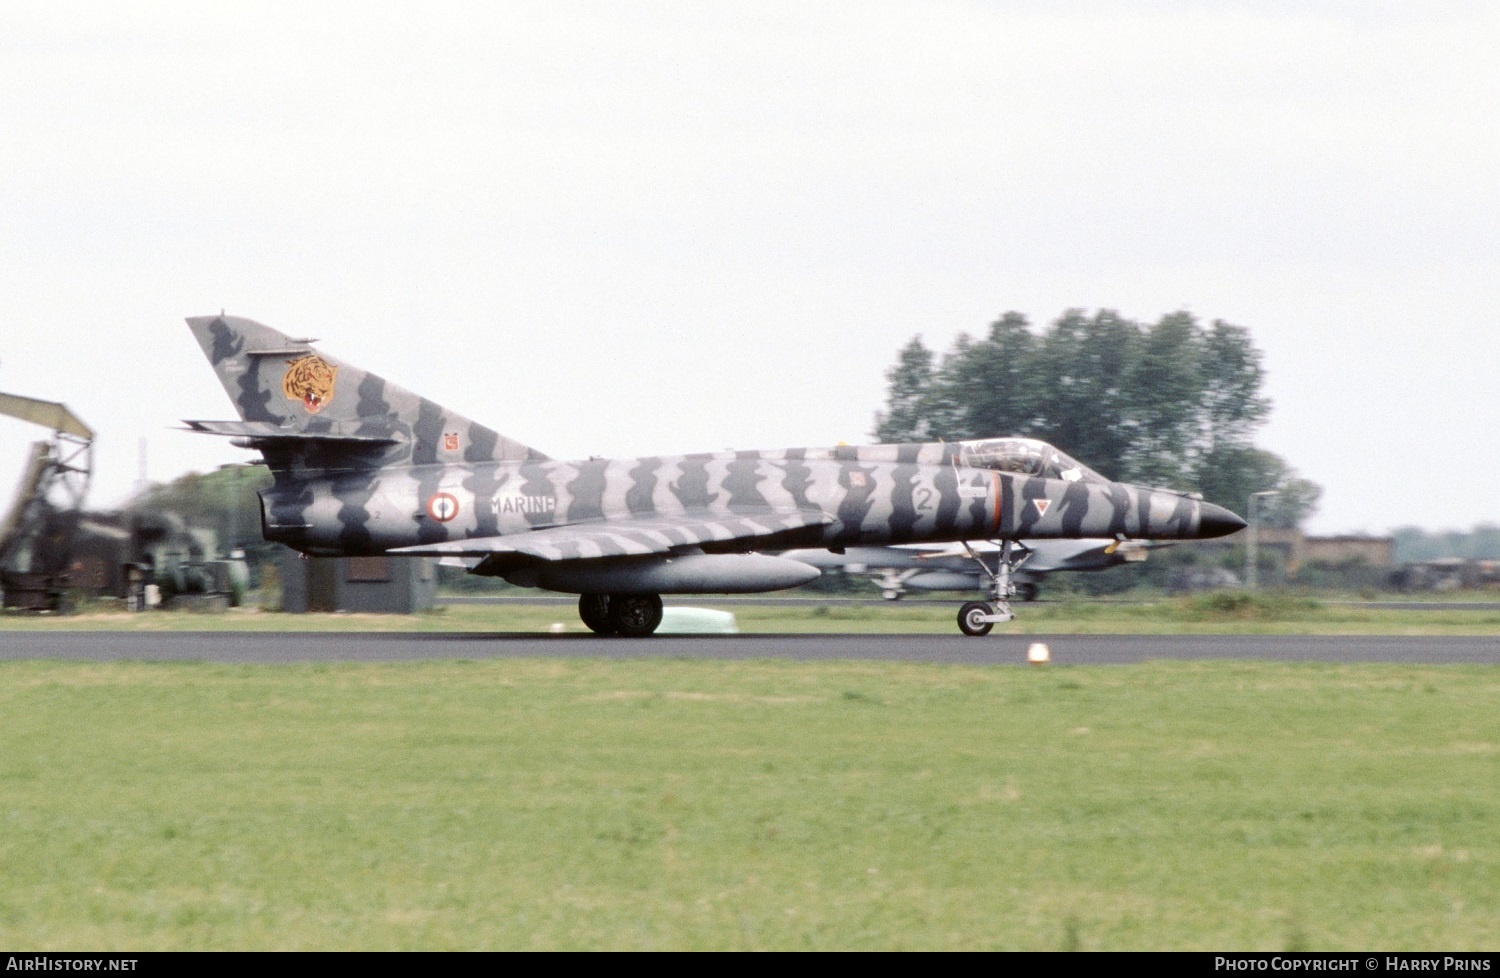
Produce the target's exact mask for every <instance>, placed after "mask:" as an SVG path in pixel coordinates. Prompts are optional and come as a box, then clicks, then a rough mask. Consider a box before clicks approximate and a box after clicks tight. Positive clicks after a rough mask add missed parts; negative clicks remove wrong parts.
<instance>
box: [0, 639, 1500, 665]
mask: <svg viewBox="0 0 1500 978" xmlns="http://www.w3.org/2000/svg"><path fill="white" fill-rule="evenodd" d="M1034 642H1042V643H1045V644H1046V645H1047V646H1048V649H1049V651H1050V653H1051V659H1052V661H1053V662H1054V663H1056V664H1059V665H1102V664H1125V663H1132V662H1145V661H1149V660H1153V659H1177V660H1211V659H1243V660H1259V661H1267V662H1402V663H1412V664H1419V663H1426V664H1437V663H1443V664H1451V663H1485V664H1491V665H1494V664H1500V636H1387V635H1315V636H1307V635H989V636H986V637H984V638H967V637H965V636H962V635H958V634H954V635H726V636H693V635H673V636H656V637H652V638H644V639H620V638H599V637H596V636H593V635H581V634H565V635H537V634H533V633H526V634H497V633H480V632H446V633H417V634H412V633H404V632H337V633H327V632H43V631H37V632H20V631H17V632H0V660H5V659H10V660H16V659H54V660H67V661H83V662H111V661H141V662H192V661H203V662H227V663H267V664H269V663H287V662H399V661H421V660H429V659H500V658H544V659H546V658H558V659H565V658H600V659H640V658H672V659H723V660H735V659H795V660H806V661H814V660H821V661H827V660H840V659H846V660H875V661H882V660H883V661H900V662H949V663H965V664H974V665H1008V664H1024V663H1025V662H1026V653H1027V649H1028V647H1029V646H1030V645H1031V644H1032V643H1034Z"/></svg>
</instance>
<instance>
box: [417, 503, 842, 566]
mask: <svg viewBox="0 0 1500 978" xmlns="http://www.w3.org/2000/svg"><path fill="white" fill-rule="evenodd" d="M833 521H834V518H833V517H832V516H829V515H828V514H826V513H812V512H804V511H801V510H792V511H788V512H770V513H757V514H753V515H749V514H743V515H727V514H726V515H722V516H720V515H714V516H708V515H703V516H699V515H692V514H682V515H676V516H671V515H669V516H662V515H653V516H642V517H640V518H638V519H637V518H628V519H612V520H603V521H600V522H596V523H575V524H573V525H571V526H550V527H545V528H543V529H539V530H531V531H530V532H527V533H511V534H507V535H505V536H498V537H476V538H474V539H470V540H451V541H447V542H444V543H429V544H422V545H420V546H415V547H400V548H397V549H394V550H391V551H388V552H389V553H393V554H405V555H411V556H427V557H489V556H493V555H505V554H514V555H516V556H519V557H531V558H534V559H537V560H543V561H562V560H599V559H602V558H606V557H640V556H647V555H650V554H670V553H673V552H676V551H681V550H688V549H692V548H696V547H702V546H703V545H705V544H724V543H750V544H754V543H757V542H760V541H765V543H766V546H767V547H771V546H774V544H775V542H776V538H778V537H781V536H782V535H784V534H787V533H789V532H791V531H794V530H801V529H806V528H808V527H816V526H825V525H827V524H829V523H832V522H833ZM781 545H782V546H785V544H784V543H783V544H781Z"/></svg>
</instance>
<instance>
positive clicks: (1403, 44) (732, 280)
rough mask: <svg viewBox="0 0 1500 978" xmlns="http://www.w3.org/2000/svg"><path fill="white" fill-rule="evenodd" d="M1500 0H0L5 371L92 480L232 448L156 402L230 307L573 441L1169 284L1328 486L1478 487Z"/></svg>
mask: <svg viewBox="0 0 1500 978" xmlns="http://www.w3.org/2000/svg"><path fill="white" fill-rule="evenodd" d="M1497 9H1500V8H1497V7H1496V6H1495V5H1493V4H1487V3H1424V4H1410V3H1399V4H1398V3H1391V4H1382V3H1372V2H1348V3H1338V2H1321V3H1320V2H1317V0H1302V2H1296V3H1291V2H1286V3H1250V2H1243V3H1219V4H1210V3H1203V2H1182V3H1171V2H1159V3H1063V2H1057V0H1049V2H1039V3H1002V2H994V3H981V2H970V3H957V2H953V3H948V2H932V0H924V2H920V3H882V2H873V0H860V2H858V3H812V2H805V0H804V2H791V3H769V2H756V3H722V2H721V3H714V4H706V3H701V2H682V3H666V2H639V0H637V2H632V3H628V4H627V3H612V4H604V3H597V4H592V3H564V2H557V0H548V2H543V3H535V4H531V3H456V4H439V3H432V2H423V3H413V4H409V5H403V4H391V3H369V2H361V3H350V4H334V3H322V4H319V3H306V2H297V3H285V4H278V3H268V4H261V3H237V4H233V5H229V4H202V3H181V4H171V3H146V2H136V3H131V4H68V3H57V2H46V3H36V4H32V3H22V2H15V0H7V2H6V3H4V4H3V5H0V299H3V303H4V305H3V325H0V390H5V391H11V392H15V393H22V394H29V395H33V396H40V397H46V398H49V399H56V400H63V401H66V402H67V403H68V404H69V405H71V406H72V407H73V408H74V409H75V410H76V411H77V413H78V414H80V415H81V416H82V417H83V418H84V419H85V420H86V421H87V422H89V423H90V424H92V425H93V426H95V427H96V428H97V429H98V432H99V439H98V471H97V475H96V481H95V493H94V502H95V504H96V505H108V504H111V503H118V502H119V501H120V500H122V499H123V498H124V497H125V496H126V495H127V494H128V492H129V491H130V488H131V486H132V484H133V483H134V482H135V479H136V475H137V444H138V440H139V439H140V438H141V437H145V438H147V439H149V446H150V448H149V456H150V476H151V478H152V479H154V480H158V481H164V480H166V479H169V478H171V477H173V476H176V475H178V474H180V473H182V472H184V471H187V470H190V469H197V470H199V471H206V470H209V469H212V468H213V467H215V466H217V465H219V464H223V463H226V462H233V461H239V460H243V459H245V458H248V457H249V453H247V452H245V451H243V450H239V449H235V448H232V447H230V446H229V445H228V444H227V443H225V442H223V441H221V440H218V439H211V438H205V437H202V436H194V435H190V434H186V433H179V432H176V431H173V430H171V428H172V426H173V425H175V424H176V423H177V421H178V419H181V418H225V417H231V416H232V409H231V406H230V404H229V401H228V398H227V397H226V396H225V395H224V393H223V391H222V389H221V388H220V387H219V386H218V384H217V382H216V380H215V378H214V375H213V373H212V372H211V371H210V370H209V368H208V366H207V364H206V363H205V362H204V361H203V359H202V356H201V353H200V352H199V350H198V348H197V346H196V344H195V343H194V342H193V340H192V337H191V336H190V334H189V333H188V330H187V327H186V326H185V325H184V324H183V321H182V320H183V318H184V317H186V316H191V315H202V314H206V313H216V312H218V311H219V310H220V309H225V310H227V311H229V312H231V313H234V314H238V315H242V316H248V317H250V318H253V319H257V320H260V321H261V322H264V323H266V324H268V325H271V326H274V327H276V328H278V329H282V330H284V331H286V332H289V333H292V334H293V335H311V336H316V337H320V338H321V339H322V348H323V349H324V350H325V351H327V352H329V353H332V354H334V355H336V356H338V357H340V358H342V359H345V360H348V361H352V362H355V363H357V364H359V365H360V366H363V367H366V368H368V369H371V370H374V371H375V372H377V373H380V374H383V375H385V376H387V377H388V378H390V379H391V380H394V381H396V382H397V383H399V384H401V385H403V386H405V387H408V388H411V389H413V390H416V391H419V392H421V393H423V394H426V395H428V396H430V397H432V398H434V399H436V400H439V401H441V402H443V403H445V404H447V405H448V406H450V407H452V408H454V409H456V410H459V411H461V412H463V413H465V414H468V415H470V416H471V417H473V418H475V419H476V420H479V421H482V422H485V423H487V424H489V425H490V426H492V427H494V428H497V429H498V430H500V431H502V432H504V433H506V434H508V435H510V436H512V437H515V438H517V439H519V440H521V441H524V442H526V443H528V444H531V445H534V446H535V447H537V448H539V449H541V450H543V451H545V452H547V453H548V454H551V455H553V456H554V457H559V458H571V457H581V456H587V455H610V456H629V455H642V454H661V453H676V452H684V451H704V450H719V449H724V448H776V447H786V446H791V445H827V444H833V443H837V442H839V441H847V442H851V443H853V442H860V441H867V440H869V438H870V432H871V429H872V427H873V423H872V416H873V413H874V412H875V410H877V409H878V408H879V407H880V406H881V404H882V401H883V399H884V392H885V379H884V376H883V375H884V371H885V370H886V368H887V367H889V366H890V364H891V363H892V362H893V361H894V359H895V355H896V352H897V350H898V349H899V348H900V347H901V345H903V344H904V343H905V342H906V341H907V340H908V339H910V338H911V337H912V336H913V335H914V334H918V333H920V334H921V335H922V336H923V337H924V339H925V340H926V341H927V343H928V344H929V345H930V346H933V347H935V348H938V349H946V348H947V347H948V345H949V344H950V343H951V342H952V340H953V338H954V336H955V335H956V334H957V333H959V332H960V331H966V332H969V333H973V334H979V333H982V332H983V331H984V330H985V329H986V327H987V326H988V324H989V323H990V322H991V321H992V320H993V319H995V318H996V317H997V316H998V315H999V314H1000V313H1002V312H1004V311H1006V310H1008V309H1017V310H1020V311H1022V312H1025V313H1026V314H1028V315H1029V316H1030V317H1031V319H1032V321H1033V322H1034V323H1038V324H1041V323H1045V322H1047V321H1050V320H1051V319H1052V318H1054V317H1056V316H1057V315H1058V314H1060V313H1061V312H1062V311H1063V310H1065V309H1067V308H1070V307H1081V308H1084V309H1088V310H1093V309H1096V308H1100V307H1105V308H1111V309H1116V310H1118V311H1120V312H1121V313H1122V314H1124V315H1126V316H1129V317H1131V318H1136V319H1143V320H1154V319H1156V318H1157V317H1159V316H1160V315H1161V314H1163V313H1166V312H1170V311H1173V310H1177V309H1183V308H1186V309H1189V310H1191V311H1192V312H1193V313H1194V314H1196V315H1198V316H1199V317H1201V318H1202V319H1204V320H1212V319H1216V318H1217V319H1225V320H1228V321H1230V322H1233V323H1236V324H1239V325H1242V326H1245V327H1247V328H1249V329H1250V330H1251V332H1252V334H1253V336H1254V338H1255V341H1256V343H1257V344H1258V345H1259V346H1260V348H1261V349H1262V350H1263V351H1264V353H1265V365H1266V368H1267V370H1268V373H1269V376H1268V384H1267V393H1268V394H1269V395H1270V397H1271V398H1272V399H1273V401H1274V409H1273V412H1272V415H1271V420H1270V423H1269V424H1268V425H1267V426H1266V427H1265V429H1264V430H1263V432H1262V434H1261V436H1260V437H1259V439H1258V441H1259V443H1260V444H1261V445H1262V446H1263V447H1265V448H1268V449H1270V450H1272V451H1275V452H1278V453H1280V454H1281V455H1283V456H1284V457H1285V458H1286V459H1287V460H1288V461H1289V462H1290V463H1291V464H1292V465H1294V466H1295V467H1296V468H1297V469H1298V470H1299V471H1300V472H1301V473H1302V474H1304V475H1305V476H1307V477H1308V478H1311V479H1313V480H1315V481H1317V482H1319V483H1321V484H1322V485H1323V486H1324V487H1325V495H1324V500H1323V505H1322V509H1321V512H1320V513H1319V514H1318V516H1317V517H1316V518H1315V519H1314V520H1313V521H1312V523H1311V526H1310V528H1311V529H1313V530H1314V531H1317V532H1324V533H1334V532H1346V531H1360V530H1363V531H1371V532H1381V531H1385V530H1387V529H1389V528H1391V527H1394V526H1400V525H1407V524H1416V525H1422V526H1427V527H1430V528H1448V527H1458V528H1467V527H1469V526H1472V525H1473V524H1475V523H1477V522H1480V521H1500V491H1497V486H1500V452H1497V451H1496V431H1497V429H1500V383H1497V381H1500V330H1497V327H1496V325H1495V323H1494V322H1492V320H1491V317H1492V316H1494V315H1495V314H1496V312H1497V311H1500V125H1497V124H1496V119H1497V118H1500V58H1497V56H1496V51H1497V49H1500V13H1497ZM31 434H32V430H31V429H28V428H26V427H25V426H24V425H21V424H19V423H9V422H6V423H0V493H4V492H8V491H9V482H10V480H11V479H12V478H13V477H12V476H11V475H8V474H6V472H8V471H17V470H18V469H19V465H20V458H21V446H22V444H23V442H24V441H25V440H26V439H28V438H29V437H31ZM997 434H1003V432H997ZM1062 447H1064V448H1066V447H1067V446H1062ZM1084 461H1088V460H1087V459H1085V460H1084ZM1242 508H1243V507H1242Z"/></svg>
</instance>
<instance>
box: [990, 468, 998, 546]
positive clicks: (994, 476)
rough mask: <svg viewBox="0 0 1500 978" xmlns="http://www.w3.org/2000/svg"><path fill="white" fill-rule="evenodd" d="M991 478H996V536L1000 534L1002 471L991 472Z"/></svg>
mask: <svg viewBox="0 0 1500 978" xmlns="http://www.w3.org/2000/svg"><path fill="white" fill-rule="evenodd" d="M990 478H992V479H994V480H995V529H994V531H993V532H994V534H995V536H996V537H999V536H1000V473H998V472H991V473H990Z"/></svg>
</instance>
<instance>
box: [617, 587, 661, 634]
mask: <svg viewBox="0 0 1500 978" xmlns="http://www.w3.org/2000/svg"><path fill="white" fill-rule="evenodd" d="M609 623H610V624H611V625H613V626H614V630H615V633H616V634H617V635H621V636H623V637H625V638H645V637H646V636H647V635H650V634H651V633H652V632H654V631H656V626H657V625H660V624H661V595H659V594H612V595H610V596H609Z"/></svg>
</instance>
